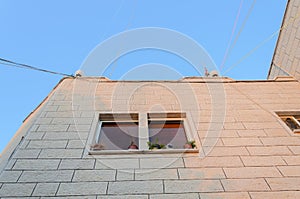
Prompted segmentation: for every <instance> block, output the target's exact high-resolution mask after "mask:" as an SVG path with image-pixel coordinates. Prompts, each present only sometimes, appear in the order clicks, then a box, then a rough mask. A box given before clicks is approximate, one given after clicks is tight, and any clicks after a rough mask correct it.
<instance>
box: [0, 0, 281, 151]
mask: <svg viewBox="0 0 300 199" xmlns="http://www.w3.org/2000/svg"><path fill="white" fill-rule="evenodd" d="M254 2H255V3H254V4H253V1H252V0H244V1H241V0H227V1H222V0H211V1H199V0H190V1H174V0H164V1H161V0H147V1H137V0H132V1H125V0H124V1H123V0H110V1H104V0H103V1H101V0H93V1H76V0H64V1H61V0H60V1H58V0H51V1H38V0H35V1H33V0H26V1H21V0H19V1H11V0H0V9H1V11H0V23H1V31H0V57H1V58H5V59H10V60H14V61H17V62H20V63H25V64H29V65H33V66H37V67H41V68H45V69H48V70H54V71H59V72H63V73H67V74H72V73H74V72H75V71H76V70H77V69H79V68H80V67H81V64H82V63H83V61H84V60H85V58H86V57H87V56H88V54H89V53H90V52H91V51H92V50H93V48H94V47H96V45H98V44H100V43H101V42H102V41H104V40H105V39H107V38H109V37H110V36H112V35H115V34H117V33H120V32H122V31H125V30H130V29H134V28H142V27H161V28H168V29H172V30H175V31H178V32H180V33H183V34H185V35H187V36H189V37H191V38H193V39H194V40H195V41H197V42H198V43H199V44H201V45H202V46H203V48H204V49H205V50H206V51H207V52H208V53H209V54H210V56H211V57H212V59H213V60H214V62H215V63H216V65H217V66H218V67H220V65H221V63H222V62H223V60H224V55H225V52H226V49H227V47H228V43H229V42H230V38H232V39H231V44H232V49H231V50H230V51H229V53H228V56H227V59H226V61H225V64H224V67H222V69H220V68H219V70H220V71H221V75H224V76H229V77H231V78H233V79H266V76H267V72H268V69H269V66H270V62H271V58H272V55H273V52H274V48H275V44H276V40H277V36H278V35H277V34H276V35H275V37H272V38H271V39H270V40H267V39H268V38H270V36H271V35H272V34H273V33H274V32H276V31H278V30H279V28H280V25H281V21H282V17H283V14H284V10H285V6H286V0H257V1H254ZM253 5H254V7H253V9H252V11H251V13H250V15H249V17H248V18H247V14H248V12H249V10H250V9H251V6H253ZM237 16H239V17H238V19H237ZM234 27H235V29H234ZM233 30H235V31H234V33H233V34H232V32H233ZM235 40H236V42H234V41H235ZM263 41H266V42H263ZM262 42H263V45H262V46H261V47H260V48H258V49H257V50H255V51H254V52H253V53H252V54H251V55H250V56H246V58H245V59H242V58H243V57H244V56H245V55H247V54H248V53H249V52H250V51H251V50H253V49H254V48H255V47H257V45H259V44H261V43H262ZM233 43H235V45H233ZM241 59H242V62H240V61H239V60H241ZM152 62H155V63H160V64H163V65H169V66H172V65H174V66H175V65H180V64H182V65H184V64H187V63H184V61H182V60H180V58H178V57H176V56H173V55H170V54H168V53H165V52H159V51H155V50H152V51H151V50H148V51H147V50H145V51H144V52H135V53H131V54H129V55H126V56H124V57H123V58H121V59H120V60H119V61H118V63H117V66H115V69H114V72H113V73H110V72H107V74H106V75H107V76H109V78H111V79H118V78H120V77H121V76H122V73H123V72H124V71H123V72H122V69H120V66H121V65H123V66H124V65H126V67H128V69H130V68H131V67H135V66H136V65H139V64H147V63H152ZM232 66H234V67H233V68H232V69H231V70H229V71H228V72H227V73H226V74H224V72H225V71H227V70H228V69H229V68H231V67H232ZM180 67H181V66H179V68H180ZM186 68H188V67H185V69H184V70H183V71H181V74H183V75H190V76H192V75H195V74H194V73H193V71H192V70H186ZM0 71H1V78H0V81H1V84H0V85H1V103H0V108H1V112H0V121H1V125H0V151H2V150H3V148H4V147H5V146H6V144H7V143H8V142H9V140H10V139H11V137H12V136H13V135H14V133H15V132H16V131H17V129H18V128H19V127H20V125H21V124H22V121H23V119H25V118H26V116H27V115H28V114H29V113H30V112H31V111H33V110H34V108H35V107H36V106H37V105H38V104H39V103H40V102H41V101H42V100H43V99H44V98H45V97H46V96H47V95H48V93H49V92H50V91H51V89H52V88H53V87H54V86H55V85H56V84H57V82H58V81H59V80H60V79H61V76H56V75H51V74H47V73H41V72H36V71H32V70H26V69H19V68H13V67H9V66H4V65H0Z"/></svg>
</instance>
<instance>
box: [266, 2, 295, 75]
mask: <svg viewBox="0 0 300 199" xmlns="http://www.w3.org/2000/svg"><path fill="white" fill-rule="evenodd" d="M299 24H300V1H299V0H289V2H288V5H287V8H286V12H285V15H284V18H283V23H282V25H281V31H280V34H279V38H278V41H277V45H276V48H275V52H274V56H273V60H272V63H271V67H270V71H269V75H268V79H273V78H275V77H277V76H293V77H295V78H297V79H298V80H300V26H299Z"/></svg>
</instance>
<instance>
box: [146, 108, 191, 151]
mask: <svg viewBox="0 0 300 199" xmlns="http://www.w3.org/2000/svg"><path fill="white" fill-rule="evenodd" d="M174 116H177V117H174ZM181 118H182V115H173V117H170V115H169V116H168V115H164V116H162V115H156V117H155V116H152V117H151V115H150V114H148V128H149V142H150V143H151V144H154V145H155V144H161V145H163V146H164V147H166V148H174V149H183V148H184V145H185V143H186V142H187V137H186V133H185V129H184V121H183V118H182V119H181ZM158 147H159V146H158Z"/></svg>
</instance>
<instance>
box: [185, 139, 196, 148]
mask: <svg viewBox="0 0 300 199" xmlns="http://www.w3.org/2000/svg"><path fill="white" fill-rule="evenodd" d="M184 148H185V149H193V148H196V142H195V140H191V141H187V142H186V143H185V145H184Z"/></svg>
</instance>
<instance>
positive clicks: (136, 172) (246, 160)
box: [0, 78, 300, 199]
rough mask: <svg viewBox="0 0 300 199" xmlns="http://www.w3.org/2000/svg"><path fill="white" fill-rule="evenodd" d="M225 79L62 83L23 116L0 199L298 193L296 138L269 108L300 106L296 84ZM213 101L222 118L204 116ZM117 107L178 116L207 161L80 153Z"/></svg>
mask: <svg viewBox="0 0 300 199" xmlns="http://www.w3.org/2000/svg"><path fill="white" fill-rule="evenodd" d="M226 81H228V82H225V83H217V82H208V83H205V81H203V80H202V79H200V78H199V80H197V79H193V80H191V82H188V80H186V81H173V82H163V81H161V82H113V81H106V80H104V79H100V78H99V79H96V78H79V79H71V78H67V79H64V80H63V81H62V82H61V83H60V84H59V85H58V87H57V88H56V89H55V90H54V91H53V92H52V94H51V95H50V96H49V97H48V99H47V100H46V101H45V102H44V104H42V105H41V107H40V110H39V112H38V113H39V114H36V116H34V115H33V116H30V117H29V118H28V119H27V120H26V121H25V123H30V122H32V123H33V125H32V126H31V128H29V130H28V132H23V134H24V139H22V141H21V142H20V144H19V145H18V146H17V148H16V150H15V151H14V153H13V154H9V155H11V157H10V158H9V160H8V163H7V164H6V165H5V168H4V170H3V171H1V173H0V197H3V198H6V197H14V198H15V197H36V198H40V197H41V198H48V197H57V198H64V197H66V198H76V196H78V198H108V197H109V198H142V199H143V198H145V199H148V198H150V199H159V198H250V197H251V198H252V199H253V198H288V197H289V198H300V191H299V187H300V136H299V135H296V134H293V133H292V132H291V131H290V130H289V129H288V128H287V127H286V126H285V124H284V123H283V122H282V121H281V120H280V118H279V117H277V116H276V114H275V113H274V111H285V110H288V111H292V110H297V111H300V100H299V99H300V83H299V82H297V81H294V80H288V79H287V80H282V81H279V80H278V81H253V82H251V81H240V82H235V81H230V80H226ZM187 88H191V89H192V90H193V91H194V92H193V93H190V92H189V90H187ZM210 89H211V90H210ZM216 89H217V90H216ZM174 93H177V94H175V95H174ZM178 93H179V94H178ZM223 94H225V95H224V96H225V100H224V99H222V96H223ZM212 95H213V96H214V95H215V96H219V98H218V99H211V96H212ZM194 97H196V102H197V105H196V106H195V104H194V103H193V99H194ZM180 99H185V100H184V102H183V101H181V100H180ZM212 102H213V103H215V104H214V105H213V106H214V107H212ZM222 103H223V104H222ZM224 103H225V104H224ZM198 105H199V106H198ZM218 105H220V107H218ZM224 105H226V106H225V107H224ZM215 107H217V109H219V110H220V111H222V110H223V109H225V110H226V117H225V121H224V123H223V117H222V116H223V113H222V112H219V113H217V114H215V115H214V117H215V119H216V118H217V120H213V119H214V118H211V113H212V110H213V108H215ZM123 111H129V112H131V111H132V112H143V111H153V112H158V111H162V112H169V111H179V112H186V113H187V115H189V116H188V117H189V118H188V119H189V120H190V122H191V123H192V125H194V126H195V129H194V130H193V132H194V133H196V134H197V137H199V138H200V140H201V141H202V145H203V146H202V148H201V147H200V145H199V142H198V148H200V149H203V150H204V151H205V152H206V157H202V158H200V157H199V154H198V153H175V154H119V155H117V154H115V155H88V154H87V153H86V152H87V149H88V148H89V144H90V143H89V141H88V140H89V138H90V136H92V135H93V134H94V133H95V130H94V129H95V128H94V127H95V124H96V123H97V120H98V117H99V113H100V112H123ZM198 116H199V120H197V119H196V117H198ZM211 121H215V122H213V123H211ZM219 124H221V131H220V135H219V134H218V132H215V131H213V130H214V127H217V126H218V125H219ZM24 125H25V124H24ZM210 125H211V127H210ZM209 128H211V129H212V131H211V132H210V133H209V134H207V129H209ZM18 141H19V140H17V142H18ZM214 141H217V143H216V145H215V146H214ZM212 146H213V147H212ZM210 149H212V150H211V151H210ZM200 151H201V150H200ZM3 157H4V156H3ZM5 157H6V156H5ZM1 163H2V164H3V163H5V160H4V159H2V162H1Z"/></svg>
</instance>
